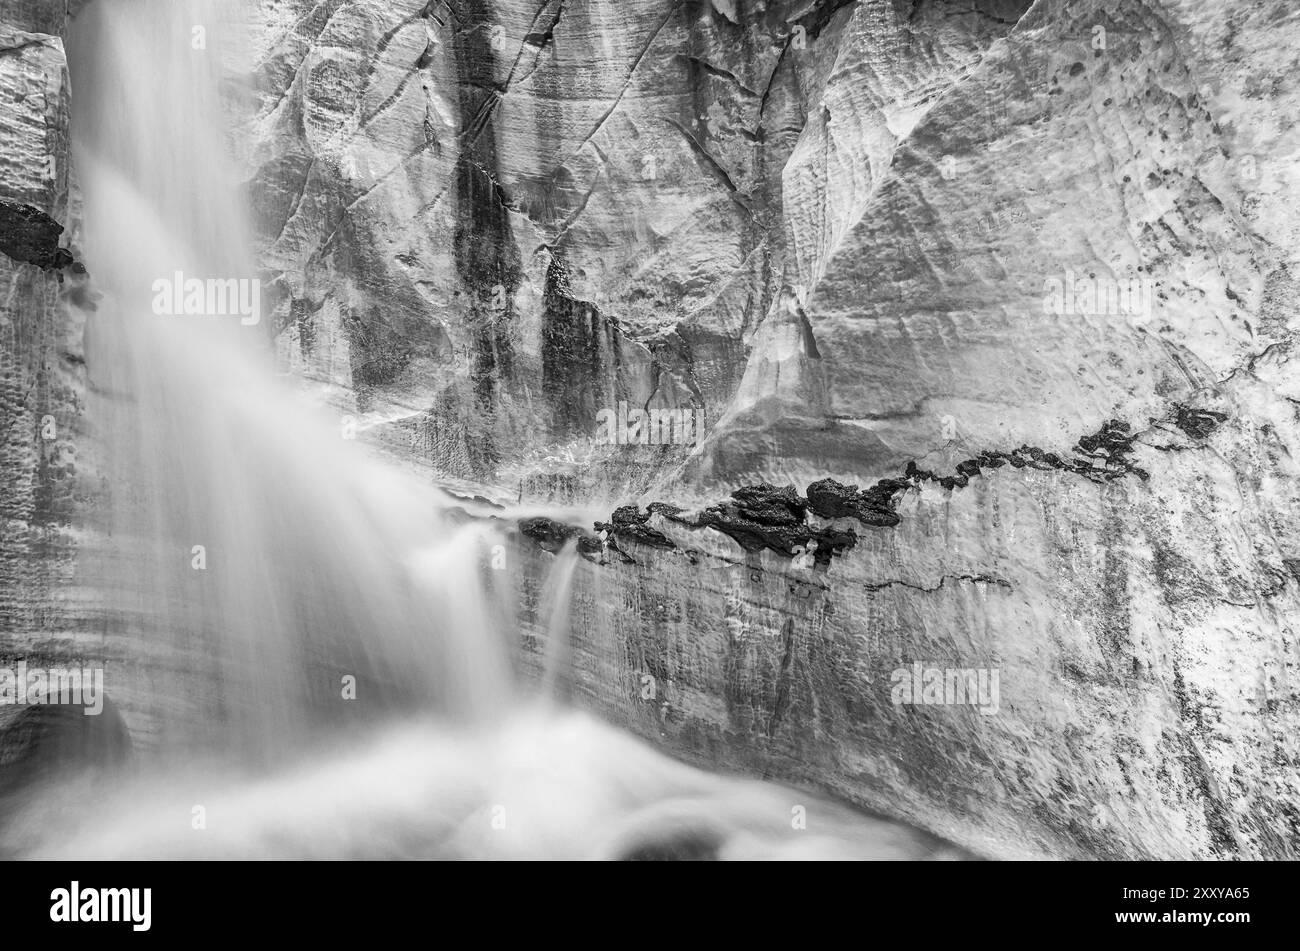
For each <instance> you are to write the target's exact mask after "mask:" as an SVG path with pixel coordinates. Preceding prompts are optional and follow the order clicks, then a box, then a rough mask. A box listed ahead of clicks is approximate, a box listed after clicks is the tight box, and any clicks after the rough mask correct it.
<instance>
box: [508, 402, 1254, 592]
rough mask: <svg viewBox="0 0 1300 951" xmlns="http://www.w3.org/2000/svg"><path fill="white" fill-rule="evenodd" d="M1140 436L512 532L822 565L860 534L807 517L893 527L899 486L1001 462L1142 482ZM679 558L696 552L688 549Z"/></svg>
mask: <svg viewBox="0 0 1300 951" xmlns="http://www.w3.org/2000/svg"><path fill="white" fill-rule="evenodd" d="M1227 418H1228V417H1227V416H1226V415H1225V414H1224V413H1219V412H1216V411H1213V410H1206V409H1194V408H1191V407H1187V406H1183V405H1181V404H1175V405H1174V406H1173V407H1172V409H1171V412H1170V415H1169V417H1168V418H1167V419H1166V420H1164V421H1163V422H1166V423H1169V424H1171V425H1173V426H1176V427H1177V428H1178V429H1180V430H1181V431H1182V432H1183V433H1185V434H1186V435H1187V436H1188V437H1189V438H1191V439H1194V440H1203V439H1205V438H1207V437H1208V436H1209V435H1210V434H1211V433H1212V432H1213V431H1214V429H1215V428H1217V427H1218V425H1219V424H1220V423H1222V422H1223V421H1224V420H1226V419H1227ZM1153 422H1155V420H1153ZM1139 435H1140V433H1135V432H1133V428H1132V426H1130V425H1129V424H1128V423H1126V422H1124V421H1122V420H1118V419H1112V420H1108V421H1107V422H1106V423H1105V424H1104V425H1103V426H1102V427H1101V429H1099V430H1098V431H1097V432H1095V433H1091V434H1089V435H1087V436H1084V437H1082V438H1081V439H1079V441H1078V442H1077V443H1076V444H1075V446H1074V449H1073V450H1072V452H1071V454H1070V455H1069V456H1068V457H1062V456H1061V455H1060V454H1058V453H1054V452H1047V451H1046V450H1043V449H1039V448H1037V447H1035V446H1021V447H1020V448H1018V449H1012V450H1009V451H1006V450H1000V449H992V450H988V451H986V452H982V453H980V454H979V455H977V456H975V457H973V458H970V459H967V460H965V461H963V462H959V463H958V464H957V466H956V469H955V471H954V472H953V473H952V474H950V475H939V474H937V473H934V472H930V471H927V470H924V469H921V468H920V467H918V466H917V464H916V463H915V462H909V463H908V464H907V467H906V469H905V470H904V472H903V475H902V477H901V478H889V479H881V480H880V481H879V482H877V483H876V484H875V485H872V486H869V487H868V488H866V489H860V488H859V487H858V486H856V485H844V484H843V483H840V482H837V481H835V480H834V479H821V480H819V481H817V482H814V483H812V484H811V485H810V486H808V494H807V496H806V497H805V496H801V495H800V494H799V492H798V490H796V489H795V487H794V486H792V485H787V486H775V485H771V484H769V483H766V482H763V483H759V484H757V485H748V486H742V487H741V488H739V489H736V490H735V491H734V492H732V493H731V498H730V499H727V500H726V501H723V502H719V503H717V504H715V505H710V506H709V507H707V508H705V509H704V510H703V511H701V512H699V513H698V514H696V515H694V516H691V515H684V514H683V510H682V509H681V508H679V507H678V506H675V505H671V504H669V503H667V502H652V503H650V504H649V505H648V506H646V508H645V510H644V511H643V510H642V509H640V508H639V507H638V506H635V505H624V506H621V507H620V508H618V509H615V510H614V513H613V514H612V515H611V516H610V519H609V521H608V522H596V523H595V526H594V527H595V530H596V532H597V533H598V534H595V535H593V534H592V533H591V532H588V531H587V530H586V529H583V528H580V527H579V526H576V525H568V524H565V523H563V522H558V521H555V520H554V519H549V518H529V519H524V520H522V521H521V522H519V530H520V531H521V532H522V533H523V534H524V535H525V536H527V537H529V538H531V539H533V540H534V541H536V542H537V543H538V544H539V545H541V546H542V548H544V549H545V550H547V551H551V552H558V551H560V550H561V549H562V548H563V547H564V546H565V545H566V544H567V543H568V542H569V541H570V540H573V539H577V545H578V552H579V554H581V555H583V556H584V557H586V558H588V559H589V560H593V561H598V560H600V557H601V555H602V554H603V552H605V551H613V552H615V553H616V554H618V555H619V556H620V557H622V558H623V559H624V560H625V561H631V560H632V559H631V557H630V556H629V555H628V554H627V552H626V551H624V550H623V549H622V548H621V547H620V545H619V543H620V542H633V543H636V544H639V545H645V546H648V547H651V548H658V549H662V550H668V551H671V550H678V549H679V547H680V546H678V545H677V543H676V542H674V541H673V540H672V539H671V538H669V537H668V536H667V535H665V534H664V533H663V532H661V531H659V529H657V528H655V527H654V526H652V525H651V524H650V519H651V516H654V515H659V516H661V517H662V518H664V519H667V520H668V521H671V522H674V523H676V524H678V525H684V526H686V527H688V528H691V529H699V528H712V529H714V530H715V531H719V532H722V533H723V534H724V535H726V536H728V537H729V538H732V539H734V540H735V541H736V543H737V544H739V545H740V546H741V547H742V548H744V549H745V551H747V552H757V551H763V550H764V549H766V550H768V551H774V552H777V553H778V554H781V555H784V556H785V557H787V558H793V557H795V556H796V555H805V554H806V555H811V556H812V558H813V560H814V562H815V563H816V564H817V565H820V566H826V565H829V564H830V561H831V559H832V558H833V557H834V556H835V555H840V554H843V553H844V552H846V551H848V550H849V549H851V548H853V547H854V546H855V545H856V544H857V541H858V536H857V533H856V532H854V531H853V529H852V528H837V527H834V526H818V525H815V524H811V523H810V522H809V521H808V513H809V512H811V513H812V514H813V515H816V516H817V517H818V518H821V519H825V520H828V521H834V520H838V519H845V518H853V519H856V520H857V521H858V522H860V523H861V524H863V525H865V526H868V527H870V528H892V527H894V526H895V525H897V524H898V523H899V522H900V521H901V516H900V515H899V514H898V508H897V506H898V499H899V496H900V495H901V493H903V492H905V491H906V490H907V489H911V488H917V487H919V486H920V485H921V484H922V483H925V482H934V483H937V484H938V485H940V486H942V487H943V488H945V489H950V490H956V489H962V488H965V487H966V486H967V485H969V484H970V480H971V479H972V478H974V477H976V476H978V475H980V474H981V473H982V472H983V471H984V470H986V469H1000V468H1002V467H1003V466H1011V467H1012V468H1014V469H1038V470H1041V471H1051V470H1056V471H1060V472H1068V473H1071V474H1073V475H1077V476H1080V477H1082V478H1085V479H1088V480H1090V481H1092V482H1096V483H1098V484H1104V483H1107V482H1113V481H1115V480H1118V479H1123V478H1126V477H1128V476H1135V477H1137V478H1138V479H1141V480H1142V481H1143V482H1145V481H1147V480H1148V479H1149V478H1150V473H1148V472H1147V471H1146V470H1145V469H1142V468H1141V467H1139V466H1138V465H1137V464H1136V463H1135V462H1134V461H1133V445H1134V443H1135V442H1136V441H1137V438H1138V436H1139ZM686 554H687V555H690V556H692V557H693V556H694V553H693V552H689V551H688V552H686Z"/></svg>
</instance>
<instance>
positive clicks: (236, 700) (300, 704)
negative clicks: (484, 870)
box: [0, 0, 949, 858]
mask: <svg viewBox="0 0 1300 951" xmlns="http://www.w3.org/2000/svg"><path fill="white" fill-rule="evenodd" d="M225 9H228V5H226V4H221V5H218V4H216V3H215V2H214V3H206V2H203V0H98V2H97V3H95V4H94V5H93V6H92V7H91V8H90V9H89V10H88V11H87V12H86V13H84V14H83V15H82V17H81V18H80V20H79V22H78V24H77V27H76V30H75V34H74V37H73V40H72V43H71V46H70V50H71V60H72V62H73V64H74V74H73V81H74V88H75V95H74V100H75V102H76V110H75V116H74V130H75V138H76V147H77V150H76V159H77V163H78V168H79V172H80V176H81V182H82V186H83V190H84V196H85V205H84V217H85V221H86V236H85V246H86V255H87V261H88V266H89V269H90V272H91V274H92V275H93V276H94V279H95V281H96V284H97V286H98V287H99V289H100V291H102V292H103V294H104V297H103V299H102V301H101V303H100V306H99V309H98V312H97V313H96V314H95V315H94V316H93V317H92V318H91V320H92V323H93V329H92V335H91V338H90V339H89V340H88V348H87V350H88V365H89V366H90V371H91V377H92V387H93V390H94V393H95V394H96V399H95V402H94V404H93V405H92V407H91V413H92V415H93V416H94V417H95V419H96V420H97V424H98V425H99V427H100V435H101V436H102V437H103V442H104V443H105V445H106V446H107V448H108V450H109V453H110V462H109V464H108V468H107V470H106V472H105V481H106V483H107V485H108V489H109V494H110V497H111V506H110V513H111V514H110V516H109V521H108V523H107V524H106V525H105V531H106V533H107V534H108V536H109V537H110V538H111V546H110V549H109V551H107V552H98V553H92V555H91V556H88V563H87V564H86V566H85V574H86V576H87V577H89V578H92V579H93V580H94V582H95V583H96V584H97V585H98V586H99V587H100V588H101V589H102V590H104V591H106V592H107V594H106V597H107V598H108V609H107V611H106V618H105V630H106V638H109V637H111V638H112V639H113V641H114V642H115V643H118V644H120V645H121V651H122V653H123V654H124V655H125V656H128V657H129V658H130V662H129V663H123V664H121V665H117V666H116V667H114V666H110V667H109V669H108V671H107V678H106V679H107V683H106V687H107V690H108V693H109V695H110V696H111V697H112V698H113V699H114V701H115V702H116V703H117V704H118V706H119V707H120V709H121V710H122V712H123V715H124V717H125V719H126V722H127V724H128V725H129V727H130V729H131V735H132V738H133V742H134V744H135V747H136V754H137V764H136V766H137V768H136V774H135V775H134V776H129V777H128V776H119V777H116V778H115V779H114V781H113V784H112V785H111V786H110V788H108V789H107V790H105V789H104V788H102V787H95V788H91V786H90V785H89V781H79V780H78V779H77V778H75V777H69V778H66V779H65V780H63V781H62V782H61V783H60V784H59V785H58V787H57V788H56V789H52V790H45V791H44V793H43V794H42V795H41V796H39V797H34V800H33V801H32V802H31V803H29V804H28V805H27V806H26V808H25V809H24V810H23V811H21V812H20V813H18V815H17V816H16V817H15V818H12V819H11V821H10V822H9V823H8V824H7V825H6V827H5V828H4V829H3V830H0V850H3V851H6V852H10V853H16V854H20V855H30V856H58V857H77V858H85V857H149V856H160V857H169V856H173V857H214V856H220V857H245V856H246V857H322V858H325V857H397V856H403V857H483V858H492V857H524V858H546V857H620V856H622V857H629V856H631V857H771V856H791V857H813V856H829V857H898V858H905V857H928V856H932V855H935V854H939V855H946V854H949V853H947V852H945V851H944V850H943V849H942V848H941V847H939V846H938V844H937V843H936V842H935V841H934V840H933V839H932V838H930V837H929V836H926V835H923V834H921V833H917V832H915V831H913V830H911V829H908V828H906V827H903V826H899V825H897V824H894V823H889V822H885V821H881V820H877V819H873V818H870V817H865V816H862V815H859V814H856V813H853V812H851V811H849V810H847V809H845V808H843V807H840V806H837V805H834V804H831V803H827V802H822V801H819V800H816V799H815V798H813V797H810V796H808V795H806V794H803V793H797V792H793V791H791V790H787V789H784V788H782V787H778V786H773V785H770V784H764V783H759V782H752V781H745V780H735V779H725V778H720V777H714V776H710V775H708V774H705V773H702V772H700V771H698V770H696V769H693V768H691V767H688V766H685V765H682V764H680V763H677V762H674V761H672V760H670V759H668V758H666V757H664V756H663V755H661V754H659V753H657V752H655V751H653V750H651V749H650V748H649V747H647V746H645V745H644V744H642V743H641V742H640V741H638V740H635V739H633V738H631V737H630V736H627V735H624V734H623V733H621V732H619V731H616V730H613V729H611V728H609V727H606V726H603V725H601V724H599V723H597V722H596V721H594V720H592V719H590V718H589V717H586V716H583V715H580V714H577V713H574V712H567V711H564V710H562V709H559V708H557V707H556V706H554V705H551V704H547V705H544V706H543V707H541V708H538V707H536V706H534V705H531V704H528V703H525V702H524V701H525V700H526V699H527V692H526V691H524V690H522V689H521V688H520V687H519V686H518V685H517V684H516V683H515V682H514V678H513V676H512V665H511V661H510V653H509V643H510V639H511V637H512V636H514V635H513V633H512V632H511V631H509V630H503V629H502V627H503V624H502V619H510V618H512V617H513V614H514V609H513V606H512V605H511V604H509V603H497V602H494V601H493V600H492V597H491V596H490V595H489V593H488V590H487V587H486V586H485V584H484V578H483V574H484V572H483V570H482V567H481V566H482V563H483V560H484V553H485V552H487V551H488V550H490V548H491V547H492V546H493V545H494V544H497V543H499V542H500V541H502V539H500V538H499V537H498V535H497V530H496V529H494V528H493V527H492V526H491V525H490V524H488V523H487V522H483V523H471V524H468V525H465V524H462V523H460V522H457V521H455V520H454V519H453V518H451V516H450V514H449V513H448V512H447V511H446V510H445V503H444V502H443V501H441V499H442V496H441V494H440V493H439V492H437V491H436V490H434V489H433V488H431V487H428V486H425V485H422V484H419V483H418V482H416V481H415V480H414V479H413V478H412V477H409V476H407V475H405V474H401V473H398V472H395V471H392V470H390V469H389V468H387V467H385V466H384V465H381V464H379V463H378V462H375V461H372V460H369V459H367V458H365V457H364V456H363V455H362V453H361V452H360V450H358V449H357V448H356V447H355V444H352V443H348V442H346V441H344V440H342V439H340V437H339V433H338V431H337V429H336V428H334V427H333V426H331V425H330V423H329V421H327V420H323V419H321V418H319V417H318V416H317V415H315V414H314V413H313V412H312V411H310V410H309V409H307V408H305V407H302V406H300V405H299V404H298V402H297V400H296V398H295V397H294V395H293V394H292V392H291V391H289V390H286V389H284V388H282V387H281V386H280V385H278V384H277V382H276V381H275V380H274V378H273V377H272V375H271V373H270V372H269V369H270V361H269V359H268V356H267V354H268V350H267V336H266V333H265V331H266V328H265V327H263V326H261V325H253V324H247V323H244V322H241V320H240V319H239V318H238V317H237V316H227V317H202V318H200V317H178V316H160V315H158V314H157V313H155V307H154V304H155V297H156V295H157V293H158V291H157V289H156V282H158V281H160V280H166V279H168V278H170V277H171V276H172V275H174V274H175V273H176V272H178V271H179V272H182V273H183V274H184V275H186V276H187V277H189V276H193V277H196V278H201V279H234V280H251V279H252V278H253V277H255V273H254V271H253V267H252V264H251V260H252V255H251V254H250V252H249V245H248V242H247V240H246V227H245V223H244V221H243V220H242V218H241V217H240V214H239V211H238V209H239V206H240V203H239V201H238V200H237V194H238V190H237V187H236V183H235V181H234V179H233V177H232V176H231V174H230V172H229V170H228V168H227V167H226V165H225V163H224V161H223V159H222V156H223V155H224V154H225V148H224V143H223V141H222V135H221V131H220V130H221V129H222V121H221V115H220V100H219V96H218V83H219V80H220V77H221V64H220V57H219V52H220V49H221V45H222V44H221V37H222V20H221V18H220V16H219V11H221V10H225ZM198 28H202V29H203V30H204V31H205V38H206V49H196V48H195V45H194V39H195V37H196V35H197V34H196V32H195V31H196V29H198ZM557 565H558V568H557V569H556V573H555V574H554V577H553V578H552V580H551V582H550V583H549V591H550V595H549V597H550V604H549V606H548V610H549V612H550V615H551V617H552V622H553V623H552V631H551V637H550V640H551V642H552V645H555V644H560V645H563V644H564V643H565V641H566V638H567V627H568V613H567V609H566V605H567V599H568V597H569V591H570V587H571V583H572V580H573V576H574V572H575V570H577V567H578V565H579V559H578V558H577V556H576V553H574V552H572V551H567V552H565V553H564V554H563V555H562V556H561V557H560V558H559V559H558V560H557ZM496 597H501V598H504V597H506V595H505V594H504V593H499V594H497V595H496ZM568 662H569V661H568V655H567V653H566V652H565V650H564V648H563V647H560V648H558V649H555V650H553V652H552V654H551V657H550V659H549V663H550V664H552V665H554V664H561V665H563V664H567V663H568ZM562 676H564V672H563V670H562V669H555V668H552V669H551V670H550V672H548V673H547V675H546V681H547V692H549V689H550V683H551V681H553V680H555V679H557V678H559V677H562ZM349 677H353V678H355V683H354V695H355V698H356V699H352V698H350V697H347V696H346V695H345V694H346V679H347V678H349ZM200 815H201V816H202V823H201V824H200V823H199V822H198V817H199V816H200ZM801 815H806V816H807V828H804V827H803V826H802V825H801V823H800V821H799V817H800V816H801ZM51 830H57V834H54V833H52V831H51Z"/></svg>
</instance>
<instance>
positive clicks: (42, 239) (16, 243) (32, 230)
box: [0, 201, 85, 273]
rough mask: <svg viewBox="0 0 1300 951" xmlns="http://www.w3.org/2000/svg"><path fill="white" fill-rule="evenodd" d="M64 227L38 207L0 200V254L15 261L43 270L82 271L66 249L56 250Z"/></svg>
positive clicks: (58, 248) (59, 248)
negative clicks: (67, 269) (2, 253)
mask: <svg viewBox="0 0 1300 951" xmlns="http://www.w3.org/2000/svg"><path fill="white" fill-rule="evenodd" d="M62 234H63V225H61V224H59V223H58V222H57V221H55V220H54V219H53V218H51V217H50V216H49V215H47V214H46V213H45V212H43V211H41V210H40V209H39V208H33V207H32V206H31V205H20V204H18V203H16V202H11V201H0V251H2V252H4V253H5V254H6V255H8V256H9V257H11V258H13V259H14V260H15V261H21V262H22V263H24V264H35V265H36V266H37V267H39V268H41V270H44V271H61V270H62V269H63V268H68V267H70V268H72V269H73V271H74V272H75V273H82V272H84V271H85V268H83V267H82V266H81V265H80V264H78V263H77V262H76V260H75V259H74V258H73V256H72V252H71V251H69V250H68V249H67V248H61V247H59V237H60V236H61V235H62Z"/></svg>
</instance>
